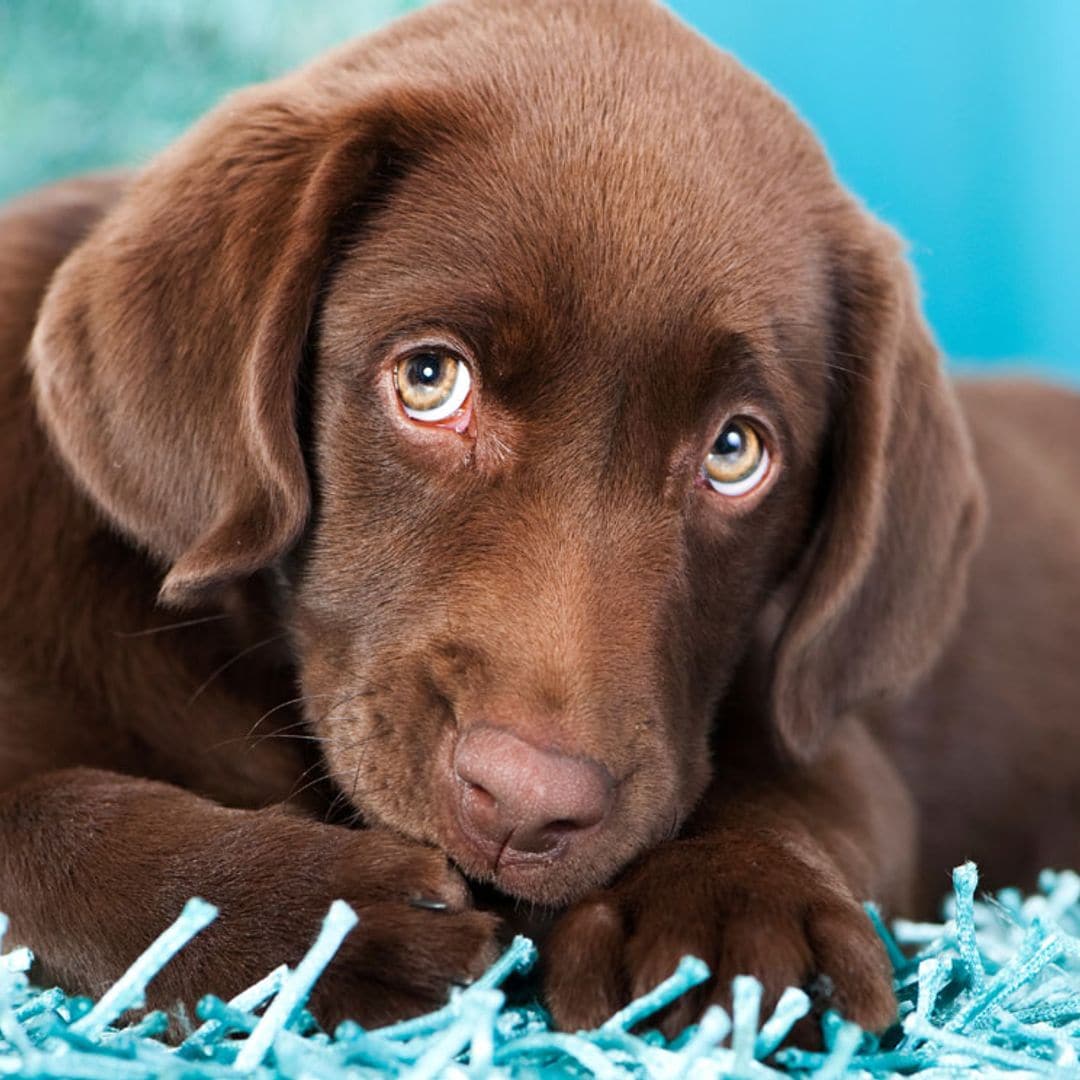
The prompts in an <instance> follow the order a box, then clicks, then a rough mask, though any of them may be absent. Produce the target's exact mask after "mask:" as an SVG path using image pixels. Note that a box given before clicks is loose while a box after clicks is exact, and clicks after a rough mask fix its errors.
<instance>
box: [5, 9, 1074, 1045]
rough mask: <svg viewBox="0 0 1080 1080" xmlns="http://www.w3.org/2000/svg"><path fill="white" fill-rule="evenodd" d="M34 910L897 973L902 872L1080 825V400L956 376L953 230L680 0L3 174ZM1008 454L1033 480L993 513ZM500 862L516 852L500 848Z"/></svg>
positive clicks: (216, 934)
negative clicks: (945, 320)
mask: <svg viewBox="0 0 1080 1080" xmlns="http://www.w3.org/2000/svg"><path fill="white" fill-rule="evenodd" d="M0 267H2V277H0V289H2V292H0V334H2V337H0V343H2V344H0V351H2V361H3V367H2V375H0V378H2V380H3V382H2V386H0V403H2V409H3V419H2V425H0V438H2V440H3V444H2V453H0V462H2V464H0V469H2V470H3V486H2V490H3V498H4V520H5V528H4V531H3V537H2V539H0V596H2V599H3V603H2V613H3V614H2V622H0V657H2V660H0V663H2V669H0V670H2V675H0V702H2V714H0V717H2V718H0V740H2V753H0V770H2V771H0V784H2V795H0V909H3V910H4V911H6V912H8V913H9V914H10V916H11V919H12V932H11V933H12V937H13V939H14V940H16V941H18V942H22V943H25V944H27V945H30V946H32V947H33V948H34V949H35V951H37V952H38V954H39V956H40V957H41V961H42V965H43V967H42V970H41V971H39V973H38V977H39V978H40V979H43V980H46V981H47V980H52V979H55V980H59V981H60V982H62V983H63V984H64V985H65V986H67V987H69V988H71V989H77V990H84V991H90V992H93V991H98V990H100V989H101V988H102V987H103V986H104V985H105V984H106V983H107V982H108V981H109V980H110V979H112V978H114V977H115V976H116V975H117V974H118V973H119V972H120V971H121V970H122V969H123V968H124V966H125V965H126V964H127V963H128V962H129V961H130V960H131V959H132V958H133V957H134V956H135V955H136V954H137V953H138V952H139V951H140V950H141V949H142V948H143V947H144V946H145V945H146V943H147V942H148V941H149V940H150V939H151V938H152V937H153V936H154V935H155V934H156V933H158V932H159V931H160V930H161V929H162V927H163V926H165V925H166V924H167V923H168V922H169V921H170V920H171V919H172V918H173V917H174V916H175V915H176V914H177V912H178V911H179V909H180V906H181V904H182V902H183V901H184V900H185V899H186V898H187V897H189V896H190V895H192V894H201V895H203V896H205V897H207V898H209V899H210V900H212V901H214V902H215V903H216V904H218V905H220V908H221V917H220V920H219V921H218V922H217V923H216V924H215V925H214V926H213V927H212V928H211V929H210V930H209V931H207V932H206V933H205V934H203V935H201V936H200V937H199V938H198V939H197V940H196V941H195V942H194V943H193V945H192V946H191V947H190V948H188V949H187V950H185V951H184V952H183V953H182V954H181V955H180V956H179V957H178V959H177V960H176V962H175V963H174V964H172V965H171V966H170V967H169V968H168V969H167V970H166V972H165V973H163V974H162V976H161V977H160V978H159V979H158V980H157V981H156V983H155V984H154V986H153V991H154V994H153V997H154V1000H155V1001H157V1002H159V1003H164V1002H172V1001H175V1000H177V999H183V1000H187V1001H189V1002H190V1001H191V1000H192V999H193V997H195V996H196V995H198V994H201V993H203V992H206V991H213V992H216V993H218V994H221V995H228V994H231V993H233V992H235V991H236V990H238V989H239V988H240V987H242V986H243V985H245V984H247V983H248V982H249V981H251V980H253V979H254V978H256V977H257V976H259V975H260V974H262V973H263V972H264V971H265V970H266V969H267V968H268V967H269V966H270V965H272V964H275V963H278V962H280V961H282V960H286V961H294V960H295V959H296V958H297V957H298V955H299V954H300V953H301V952H302V951H303V949H304V948H305V946H306V945H307V943H308V942H309V940H310V938H311V937H312V935H313V933H314V931H315V929H316V927H317V925H318V923H319V921H320V919H321V917H322V915H323V913H324V912H325V910H326V908H327V905H328V904H329V902H330V901H331V900H332V899H334V898H335V897H343V898H344V899H346V900H347V901H349V902H350V903H351V904H352V905H354V906H355V908H356V909H357V910H358V911H359V913H360V918H361V921H360V925H359V927H358V928H357V929H356V930H355V931H354V932H353V933H352V935H351V936H350V937H349V939H348V940H347V941H346V944H345V947H344V949H343V951H342V953H341V955H340V956H339V957H338V959H337V961H336V962H335V964H334V965H333V966H332V968H331V969H330V971H329V973H328V976H327V978H326V979H325V980H324V981H323V983H322V984H321V985H320V988H319V990H318V993H317V996H316V998H315V1001H314V1007H315V1008H316V1010H317V1011H318V1013H319V1014H320V1015H321V1016H322V1017H323V1018H324V1019H325V1020H326V1021H327V1022H332V1021H333V1020H334V1019H336V1018H337V1017H340V1016H345V1015H348V1016H353V1017H355V1018H357V1019H359V1020H361V1021H363V1022H365V1023H368V1024H371V1023H376V1022H379V1021H386V1020H390V1019H393V1018H397V1017H401V1016H404V1015H407V1014H409V1013H412V1012H415V1011H417V1010H421V1009H425V1008H428V1007H430V1006H433V1005H435V1004H437V1003H438V1002H440V1001H441V1000H442V999H443V998H444V996H445V994H446V992H447V989H448V987H449V986H450V985H451V984H453V983H456V982H460V981H464V980H468V979H469V978H470V977H472V976H475V975H476V974H477V973H478V972H479V971H480V970H481V969H482V968H483V967H484V965H485V964H486V963H487V962H488V961H489V960H490V959H491V957H492V955H493V952H494V951H495V950H496V949H497V942H498V934H499V923H498V920H497V918H496V916H495V915H494V914H493V913H492V911H491V910H489V909H487V908H484V909H483V910H482V909H481V908H482V907H483V905H481V904H479V903H478V902H477V895H483V894H484V893H487V894H489V895H493V894H496V893H497V894H499V895H503V896H506V897H511V898H517V899H518V900H520V901H527V902H530V903H531V904H532V905H535V907H536V909H537V910H538V911H541V912H543V913H546V915H547V916H548V917H549V918H550V919H551V921H552V923H553V926H552V929H551V933H550V936H549V937H548V939H547V940H546V942H545V944H544V948H543V953H544V957H545V970H546V988H545V992H546V995H547V1000H548V1003H549V1005H550V1007H551V1009H552V1011H553V1013H554V1016H555V1018H556V1020H557V1022H558V1023H559V1024H561V1025H564V1026H565V1027H568V1028H575V1027H578V1026H585V1025H591V1024H595V1023H597V1022H598V1021H600V1020H601V1019H603V1018H604V1017H605V1016H606V1015H607V1014H608V1013H609V1012H610V1011H611V1010H613V1009H615V1008H616V1007H618V1006H619V1005H621V1004H622V1003H623V1002H625V1001H626V1000H627V998H628V996H629V995H632V994H636V993H638V992H639V991H642V990H643V989H645V988H647V987H649V986H650V985H651V984H653V983H655V982H656V981H658V980H659V979H661V978H662V977H664V976H666V975H667V974H668V973H669V972H670V971H671V969H672V968H673V966H674V965H675V963H676V961H677V960H678V958H679V957H680V956H681V955H683V954H684V953H695V954H697V955H698V956H701V957H703V958H704V959H705V960H706V961H707V962H708V963H709V964H710V965H711V966H712V969H713V971H714V973H715V979H714V981H713V982H712V983H710V984H709V985H707V986H706V987H704V988H703V989H702V990H701V991H700V992H699V994H698V995H697V996H696V997H691V998H689V999H687V1000H686V1001H685V1002H683V1003H682V1004H681V1005H679V1007H678V1008H677V1009H675V1010H673V1011H672V1012H671V1014H670V1015H669V1016H668V1017H667V1023H668V1025H669V1028H674V1027H678V1026H679V1025H680V1024H681V1023H684V1022H685V1021H686V1020H688V1019H690V1018H692V1016H693V1015H694V1013H695V1010H697V1009H700V1008H701V1007H702V1005H703V1004H704V1003H705V1002H706V1001H708V1000H710V999H716V998H722V996H723V994H724V993H725V990H726V988H727V986H728V984H729V980H730V979H731V977H732V976H733V975H734V974H736V973H739V972H751V973H753V974H755V975H757V976H759V977H760V978H761V979H762V980H764V982H765V984H766V986H767V988H768V991H769V992H770V993H771V994H773V995H775V994H776V993H777V992H778V991H779V990H780V989H781V988H783V987H784V986H785V985H787V984H789V983H795V984H804V983H807V982H808V980H810V979H813V978H814V977H815V976H817V975H824V976H828V978H829V981H830V982H831V985H832V986H833V987H834V990H835V992H834V997H833V1001H834V1003H835V1004H836V1005H838V1006H839V1007H840V1008H842V1009H843V1010H845V1011H846V1013H847V1014H848V1015H849V1016H850V1017H852V1018H853V1019H855V1020H857V1021H858V1022H860V1023H862V1024H864V1025H866V1026H869V1027H878V1026H881V1025H884V1024H886V1023H887V1022H888V1021H889V1020H890V1019H891V1017H892V1016H893V1012H894V1007H895V1003H894V1001H893V997H892V993H891V990H890V982H889V976H888V971H887V964H886V961H885V958H884V955H883V952H882V949H881V948H880V946H879V945H878V943H877V940H876V938H875V935H874V932H873V930H872V928H871V925H870V923H869V921H868V919H867V918H866V916H865V914H864V911H863V908H862V902H863V901H864V900H868V899H874V900H877V901H879V902H880V903H882V904H883V905H885V907H886V908H887V909H888V910H889V911H892V912H914V911H917V910H918V909H919V908H920V907H923V906H925V905H926V904H927V903H928V902H929V900H930V898H933V897H937V896H938V895H939V894H941V893H942V892H943V891H944V889H945V888H946V886H947V876H946V875H947V871H948V869H949V868H950V866H952V865H953V864H954V863H955V862H957V861H958V860H960V859H962V858H964V857H973V858H975V859H977V860H979V862H980V863H981V865H982V867H983V870H984V872H986V874H987V876H988V877H989V878H990V879H991V881H994V880H998V879H1003V878H1007V879H1010V880H1015V881H1023V880H1027V879H1030V878H1031V876H1032V874H1033V873H1034V871H1035V870H1036V869H1037V868H1039V867H1040V866H1042V865H1043V864H1045V863H1068V862H1072V863H1074V864H1075V863H1076V862H1077V861H1080V841H1078V840H1077V836H1080V832H1078V831H1077V829H1076V826H1077V824H1078V823H1080V721H1078V718H1077V711H1076V710H1077V707H1078V705H1080V668H1078V665H1077V658H1076V655H1075V650H1076V646H1077V643H1078V642H1080V568H1078V558H1080V501H1078V498H1077V496H1078V494H1080V455H1078V453H1077V451H1078V449H1080V401H1078V399H1077V398H1076V397H1074V396H1072V395H1070V394H1068V393H1066V392H1064V391H1060V390H1053V389H1049V388H1043V387H1039V386H1036V385H1030V384H1025V383H1019V382H1015V383H992V382H986V383H970V384H962V385H959V386H954V385H953V384H952V383H951V382H950V380H949V379H948V378H947V377H946V376H945V375H944V373H943V371H942V365H941V358H940V356H939V352H938V349H937V347H936V346H935V344H934V341H933V339H932V337H931V335H930V333H929V331H928V330H927V327H926V325H925V323H924V322H923V320H922V318H921V316H920V313H919V307H918V302H917V298H916V294H915V289H914V287H913V284H912V278H911V275H910V273H909V270H908V268H907V265H906V263H905V259H904V254H903V251H902V247H901V244H900V243H899V241H898V240H897V238H896V237H895V236H894V234H893V233H891V232H890V231H889V230H888V229H886V228H884V227H883V226H882V225H880V224H879V223H878V222H876V221H875V220H873V219H872V218H871V217H870V216H869V215H868V214H867V213H866V212H865V211H864V210H863V209H862V208H861V207H860V206H859V204H858V203H857V202H856V201H855V200H854V199H853V198H852V197H851V196H850V195H848V194H847V193H846V192H845V191H844V190H843V189H842V188H841V186H840V185H839V184H838V182H837V180H836V178H835V177H834V175H833V172H832V170H831V168H830V166H829V164H828V162H827V160H826V158H825V156H824V154H823V153H822V151H821V149H820V147H819V146H818V144H817V142H816V141H815V139H814V138H813V136H812V135H811V134H810V133H809V132H808V131H807V129H806V128H805V127H804V125H803V124H802V123H800V121H799V120H798V119H797V118H796V117H795V115H794V114H793V113H792V111H791V110H790V109H789V108H788V107H787V106H786V105H785V104H784V103H783V102H782V101H780V100H778V98H777V97H776V96H775V95H774V94H773V93H771V92H770V91H769V90H768V89H767V88H766V87H765V86H764V85H762V83H760V82H759V81H758V80H757V79H755V78H754V77H752V76H751V75H749V74H748V73H747V72H746V71H745V70H743V69H742V68H741V67H740V66H739V65H738V64H737V63H736V62H735V61H734V60H732V59H731V58H730V57H728V56H726V55H725V54H723V53H721V52H719V51H717V50H716V49H715V48H713V47H712V46H710V45H709V44H708V43H707V42H705V41H704V40H702V39H701V38H700V37H698V36H697V35H695V34H694V33H693V32H691V31H690V30H689V29H687V28H686V27H685V26H683V25H682V24H681V23H679V22H678V21H677V20H676V19H674V18H672V16H671V15H669V14H668V13H667V12H665V11H664V10H663V9H662V8H660V7H658V6H654V5H652V4H650V3H646V2H643V0H619V2H610V0H604V2H598V0H570V2H565V3H560V4H550V3H542V2H521V0H460V2H451V3H445V4H440V5H436V6H434V7H431V8H428V9H426V10H424V11H422V12H420V13H418V14H416V15H413V16H410V17H408V18H405V19H402V20H401V21H399V22H397V23H395V24H393V25H391V26H390V27H388V28H386V29H385V30H383V31H381V32H380V33H377V34H375V35H373V36H371V37H367V38H365V39H363V40H360V41H357V42H354V43H351V44H348V45H346V46H344V47H343V48H341V49H339V50H338V51H336V52H333V53H331V54H329V55H328V56H325V57H323V58H322V59H319V60H317V61H316V62H315V63H313V64H311V65H310V66H308V67H306V68H304V69H302V70H301V71H299V72H297V73H296V74H293V75H290V76H288V77H286V78H283V79H280V80H278V81H275V82H272V83H269V84H267V85H265V86H259V87H255V88H253V89H249V90H245V91H242V92H240V93H238V94H235V95H234V96H232V97H230V98H229V99H228V100H227V101H226V102H225V103H224V104H223V105H221V106H220V107H219V108H218V109H216V110H215V111H214V112H212V113H211V114H210V115H209V116H207V117H206V118H205V119H204V120H203V121H202V122H201V123H199V124H197V125H196V126H195V127H194V128H193V129H192V130H191V131H190V132H189V133H188V134H187V135H186V136H185V137H184V138H182V139H180V140H179V141H178V142H177V143H176V144H175V145H173V146H172V147H170V148H169V149H168V150H166V151H165V152H164V153H163V154H161V155H160V156H159V157H158V158H156V159H155V160H154V161H152V162H151V163H150V164H149V165H147V166H146V167H145V168H144V169H142V170H141V171H139V172H137V173H135V174H133V175H130V176H126V175H125V176H122V175H116V176H100V177H91V178H88V179H82V180H74V181H71V182H68V183H64V184H60V185H57V186H55V187H52V188H48V189H46V190H44V191H41V192H38V193H35V194H33V195H30V196H29V197H27V198H24V199H23V200H21V201H18V202H16V203H14V204H12V205H11V206H10V207H9V208H8V209H7V210H6V213H5V216H4V217H3V220H2V229H0ZM987 507H988V508H989V514H987V513H986V510H987ZM481 885H482V886H484V887H483V889H477V888H475V887H476V886H481Z"/></svg>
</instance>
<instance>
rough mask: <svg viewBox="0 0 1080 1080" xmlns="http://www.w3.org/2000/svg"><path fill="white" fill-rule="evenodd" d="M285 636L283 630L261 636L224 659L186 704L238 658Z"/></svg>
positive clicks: (192, 702) (240, 658) (191, 702)
mask: <svg viewBox="0 0 1080 1080" xmlns="http://www.w3.org/2000/svg"><path fill="white" fill-rule="evenodd" d="M285 636H286V634H285V633H284V632H282V633H280V634H274V635H273V636H272V637H268V638H263V640H262V641H256V642H255V644H254V645H249V646H248V647H247V648H246V649H241V650H240V651H239V652H238V653H237V654H236V655H235V656H234V657H232V658H231V659H230V660H226V661H225V663H224V664H222V665H221V666H220V667H218V668H216V669H215V670H214V671H212V672H211V673H210V675H209V677H208V678H207V679H206V680H205V681H204V682H203V683H202V684H201V685H200V686H199V687H198V689H197V690H196V691H195V693H193V694H192V695H191V697H189V698H188V702H187V703H188V705H193V704H194V703H195V700H196V699H197V698H198V697H199V695H200V694H202V692H203V691H204V690H205V689H206V688H207V687H208V686H209V685H210V684H211V683H212V682H213V681H214V680H215V679H216V678H217V677H218V676H219V675H221V674H222V673H223V672H225V671H227V670H228V669H229V668H231V667H232V666H233V664H235V663H237V662H239V661H240V660H243V658H244V657H245V656H248V655H250V654H251V653H253V652H255V651H256V650H258V649H262V648H265V647H266V646H267V645H272V644H273V643H274V642H275V641H281V639H282V638H284V637H285Z"/></svg>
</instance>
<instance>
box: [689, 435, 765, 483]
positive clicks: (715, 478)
mask: <svg viewBox="0 0 1080 1080" xmlns="http://www.w3.org/2000/svg"><path fill="white" fill-rule="evenodd" d="M702 472H703V473H704V476H705V479H706V480H707V481H708V482H709V486H710V487H711V488H712V489H713V491H718V492H719V493H720V494H721V495H729V496H733V495H745V494H746V493H747V492H748V491H753V490H754V488H756V487H757V486H758V485H759V484H760V483H761V482H762V480H764V479H765V477H766V475H767V474H768V472H769V451H768V449H767V448H766V446H765V441H764V440H763V439H762V437H761V435H760V434H759V433H758V430H757V428H756V427H754V425H753V423H752V422H751V421H749V420H747V419H745V418H744V417H736V418H735V419H734V420H729V421H728V422H727V424H725V425H724V428H723V430H722V431H721V432H720V434H719V435H717V437H716V442H714V443H713V445H712V449H711V450H710V451H709V454H708V456H707V457H706V458H705V465H704V467H703V469H702Z"/></svg>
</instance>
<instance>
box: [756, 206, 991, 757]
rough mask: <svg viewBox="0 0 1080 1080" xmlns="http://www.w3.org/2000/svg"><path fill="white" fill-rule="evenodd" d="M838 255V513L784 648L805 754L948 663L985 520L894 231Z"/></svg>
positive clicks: (831, 469)
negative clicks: (846, 722)
mask: <svg viewBox="0 0 1080 1080" xmlns="http://www.w3.org/2000/svg"><path fill="white" fill-rule="evenodd" d="M845 236H846V237H847V242H846V244H844V245H842V249H841V250H839V251H838V252H837V254H836V255H835V258H836V264H835V271H834V273H835V290H834V295H835V304H836V308H835V332H834V336H833V339H834V350H835V353H834V367H833V375H834V378H835V387H834V389H835V391H836V393H835V405H834V413H833V421H832V427H831V438H830V440H829V445H828V446H827V448H826V451H825V456H824V458H823V465H822V467H823V470H824V475H823V477H822V479H823V485H824V491H825V494H824V508H823V512H822V516H821V519H820V523H819V526H818V528H817V533H816V535H815V537H814V538H813V542H812V545H811V549H810V551H809V553H808V556H807V560H806V562H805V564H804V566H803V567H802V570H801V573H800V581H801V583H802V584H801V589H800V591H799V594H798V598H797V600H796V601H795V603H794V605H793V607H792V609H791V611H790V614H789V615H788V618H787V621H786V624H785V625H784V626H783V629H782V630H781V633H780V636H779V639H778V640H777V642H776V646H775V651H774V654H773V656H774V663H773V670H772V684H771V695H772V699H771V706H772V713H773V717H774V721H775V724H776V728H777V731H778V733H779V736H780V739H781V742H782V744H783V746H784V747H785V748H786V750H787V752H788V753H789V754H790V755H791V756H792V757H794V758H796V759H802V760H805V759H808V758H810V757H812V756H813V754H814V753H815V751H816V750H817V749H818V748H819V747H820V746H821V745H822V743H823V742H824V740H825V738H826V737H827V734H828V732H829V729H830V721H832V720H833V719H834V718H836V717H838V716H839V715H841V714H842V713H844V712H845V711H848V710H851V709H854V708H856V707H858V706H860V705H865V704H869V703H873V702H875V701H878V700H881V699H885V698H888V697H890V696H892V695H895V694H898V693H900V692H902V691H904V690H905V689H906V688H908V687H909V686H910V685H911V684H912V683H913V682H914V680H916V679H917V678H918V677H919V676H920V675H922V674H923V673H924V672H925V671H926V670H927V669H928V667H929V666H930V665H931V663H932V662H933V661H934V660H935V659H936V658H937V657H938V655H939V654H940V652H941V650H942V648H943V647H944V643H945V640H946V637H947V635H948V633H949V631H950V630H951V629H952V627H953V625H954V623H955V621H956V618H957V616H958V614H959V611H960V608H961V605H962V603H963V596H964V591H965V586H966V582H967V564H968V560H969V556H970V554H971V551H972V549H973V547H974V545H975V542H976V540H977V538H978V535H979V532H980V528H981V522H982V504H983V503H982V491H981V485H980V481H979V477H978V474H977V471H976V468H975V462H974V458H973V455H972V449H971V445H970V440H969V436H968V433H967V429H966V427H965V424H964V421H963V418H962V417H961V415H960V412H959V408H958V405H957V402H956V399H955V397H954V395H953V392H952V388H951V386H950V384H949V382H948V380H947V378H946V377H945V374H944V372H943V370H942V366H941V362H940V359H939V356H938V351H937V348H936V346H935V344H934V342H933V340H932V338H931V336H930V332H929V330H928V329H927V327H926V325H925V323H924V321H923V319H922V316H921V314H920V312H919V309H918V304H917V299H916V293H915V287H914V283H913V280H912V276H911V273H910V271H909V269H908V266H907V263H906V260H905V259H904V257H903V253H902V250H901V245H900V243H899V241H898V239H897V238H896V237H895V235H894V234H893V233H892V232H891V231H889V230H886V229H885V228H884V227H882V226H879V225H877V224H876V223H872V222H870V221H869V220H868V219H867V218H865V217H864V216H863V215H862V213H861V212H857V216H856V219H855V223H854V225H853V226H852V227H849V228H847V229H846V230H845Z"/></svg>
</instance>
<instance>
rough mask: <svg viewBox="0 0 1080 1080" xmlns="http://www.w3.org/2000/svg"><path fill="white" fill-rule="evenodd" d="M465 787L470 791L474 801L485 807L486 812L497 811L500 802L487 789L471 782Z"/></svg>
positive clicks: (466, 782) (467, 781) (466, 783)
mask: <svg viewBox="0 0 1080 1080" xmlns="http://www.w3.org/2000/svg"><path fill="white" fill-rule="evenodd" d="M465 785H466V787H467V789H468V793H469V797H470V798H471V799H474V800H475V801H476V803H477V804H478V805H479V806H481V807H483V808H484V809H485V810H494V809H495V806H496V804H497V802H498V800H497V799H496V798H495V796H494V795H492V794H491V792H490V791H488V789H487V788H485V787H481V786H480V785H479V784H474V783H473V782H472V781H471V780H466V781H465Z"/></svg>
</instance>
